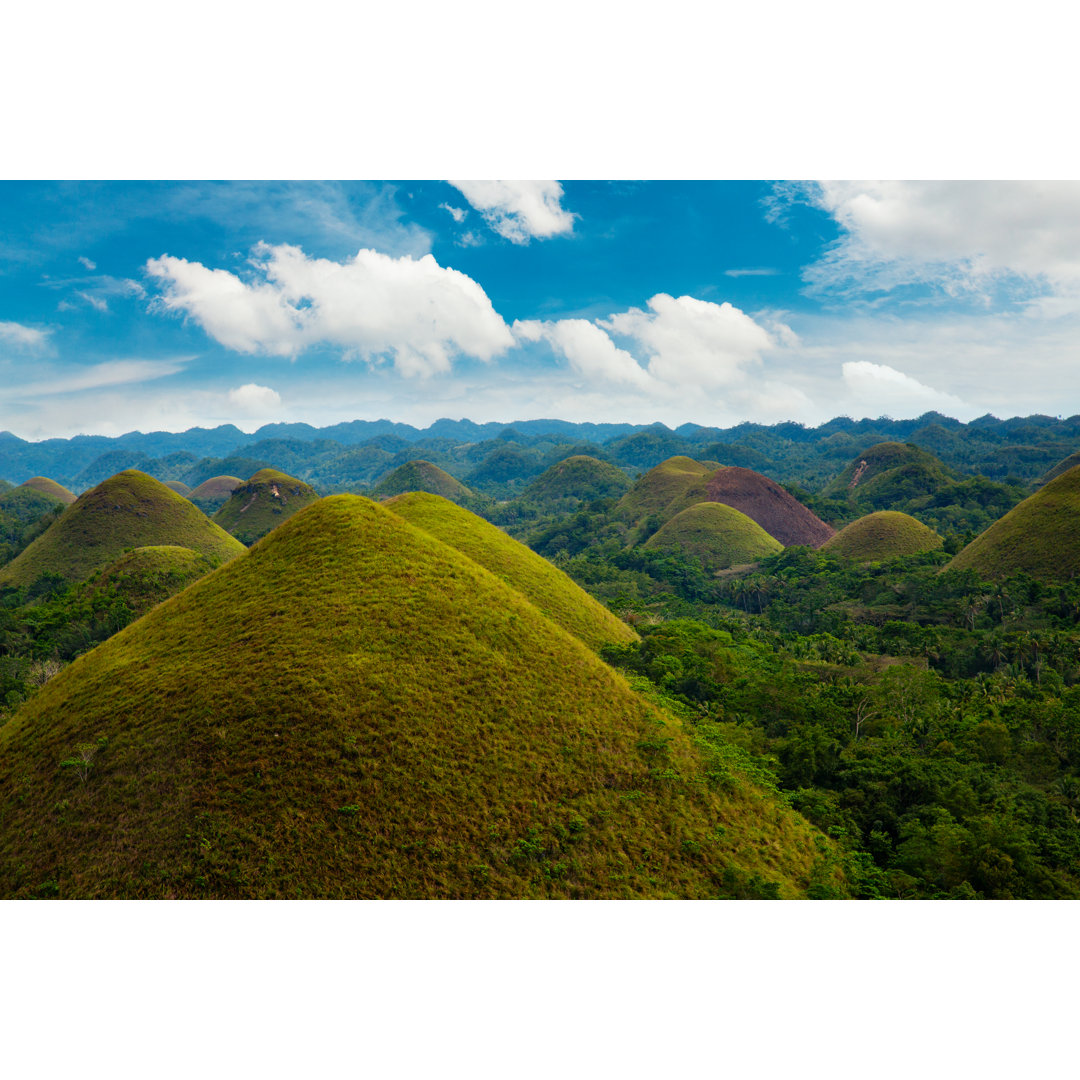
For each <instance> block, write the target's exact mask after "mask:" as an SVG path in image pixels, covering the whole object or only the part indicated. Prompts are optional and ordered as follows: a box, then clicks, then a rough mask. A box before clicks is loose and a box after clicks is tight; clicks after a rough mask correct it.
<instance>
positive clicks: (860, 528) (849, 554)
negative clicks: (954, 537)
mask: <svg viewBox="0 0 1080 1080" xmlns="http://www.w3.org/2000/svg"><path fill="white" fill-rule="evenodd" d="M943 543H944V541H943V540H942V539H941V537H940V536H939V535H938V534H937V533H936V532H934V530H933V529H931V528H929V527H928V526H926V525H924V524H923V523H922V522H921V521H917V520H916V519H915V518H913V517H912V516H911V515H910V514H904V513H901V512H900V511H899V510H879V511H877V513H874V514H866V515H865V516H864V517H861V518H859V519H858V520H857V521H853V522H852V523H851V524H850V525H846V526H845V527H844V528H842V529H841V530H840V531H839V532H838V533H837V534H836V535H835V536H834V537H832V539H830V540H826V541H825V543H824V544H822V545H821V550H822V551H835V552H836V553H837V554H838V555H843V556H844V557H845V558H848V559H857V560H859V561H861V562H881V561H884V560H886V559H898V558H900V557H901V556H902V555H919V554H921V553H922V552H924V551H936V550H937V549H938V548H940V547H941V546H942V544H943Z"/></svg>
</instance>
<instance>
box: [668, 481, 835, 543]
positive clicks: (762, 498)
mask: <svg viewBox="0 0 1080 1080" xmlns="http://www.w3.org/2000/svg"><path fill="white" fill-rule="evenodd" d="M699 502H719V503H724V504H725V505H727V506H733V507H734V508H735V509H736V510H738V511H740V512H741V513H743V514H745V515H746V516H747V517H748V518H750V519H751V520H752V521H756V522H757V523H758V524H759V525H760V526H761V527H762V528H763V529H764V530H765V531H766V532H767V533H768V534H769V535H770V536H773V537H775V538H776V539H777V540H779V541H780V543H781V544H783V545H784V547H792V546H793V545H796V544H805V545H806V546H807V547H815V548H816V547H820V546H821V545H822V544H823V543H825V541H826V540H828V539H829V537H830V536H832V535H833V533H834V532H835V531H836V530H835V529H833V528H832V526H831V525H826V524H825V522H824V521H822V520H821V518H819V517H818V516H817V515H816V514H815V513H814V512H813V511H811V510H809V509H807V507H805V506H803V504H802V503H801V502H799V500H798V499H796V498H795V497H794V496H793V495H791V494H789V493H788V492H786V491H785V490H784V489H783V488H782V487H781V486H780V485H779V484H778V483H776V481H775V480H770V479H769V478H768V477H767V476H762V475H761V473H757V472H754V471H753V469H744V468H741V467H740V466H738V465H723V466H721V467H720V468H718V469H715V470H714V471H712V472H709V473H706V474H705V475H704V476H701V477H699V478H698V479H696V480H693V481H691V483H690V484H688V485H687V487H686V489H685V490H684V491H683V492H682V494H681V495H680V496H678V497H677V498H676V499H675V500H674V501H673V502H672V503H671V505H669V506H668V508H667V514H668V515H673V514H676V513H678V512H680V511H681V510H684V509H686V508H687V507H688V506H693V505H694V504H695V503H699Z"/></svg>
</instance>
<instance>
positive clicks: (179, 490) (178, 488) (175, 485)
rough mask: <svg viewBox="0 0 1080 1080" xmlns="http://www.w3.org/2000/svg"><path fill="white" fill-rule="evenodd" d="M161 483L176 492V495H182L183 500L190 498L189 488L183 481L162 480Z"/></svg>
mask: <svg viewBox="0 0 1080 1080" xmlns="http://www.w3.org/2000/svg"><path fill="white" fill-rule="evenodd" d="M162 483H163V484H164V485H165V486H166V487H167V488H171V489H172V490H173V491H175V492H176V494H177V495H183V496H184V498H185V499H190V498H191V488H189V487H188V486H187V484H185V483H184V481H183V480H163V481H162Z"/></svg>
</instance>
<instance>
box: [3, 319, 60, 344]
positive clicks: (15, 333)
mask: <svg viewBox="0 0 1080 1080" xmlns="http://www.w3.org/2000/svg"><path fill="white" fill-rule="evenodd" d="M48 336H49V331H48V330H35V329H34V328H33V327H32V326H23V324H22V323H17V322H0V342H7V343H9V344H11V345H15V346H17V347H19V348H24V349H40V348H42V347H43V346H44V345H45V342H46V340H47V339H48Z"/></svg>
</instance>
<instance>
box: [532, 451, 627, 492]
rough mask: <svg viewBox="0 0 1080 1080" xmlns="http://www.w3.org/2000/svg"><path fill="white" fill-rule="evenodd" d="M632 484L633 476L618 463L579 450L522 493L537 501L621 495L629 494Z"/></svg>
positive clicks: (537, 479) (552, 467)
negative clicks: (602, 459) (590, 455)
mask: <svg viewBox="0 0 1080 1080" xmlns="http://www.w3.org/2000/svg"><path fill="white" fill-rule="evenodd" d="M630 486H631V485H630V477H628V476H627V475H626V473H624V472H623V471H622V469H620V468H619V467H618V466H617V465H612V464H610V462H607V461H600V460H599V459H598V458H594V457H589V456H588V455H586V454H575V455H574V456H573V457H568V458H565V459H564V460H563V461H559V462H556V464H554V465H552V466H551V468H550V469H547V470H546V471H545V472H543V473H541V474H540V476H538V477H537V478H536V479H535V480H534V481H533V482H532V483H531V484H529V486H528V487H527V488H525V490H524V491H523V492H522V497H523V498H526V499H532V500H533V501H534V502H554V501H556V500H558V499H581V500H582V501H591V500H593V499H617V498H620V497H621V496H623V495H625V494H626V492H627V491H629V490H630Z"/></svg>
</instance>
